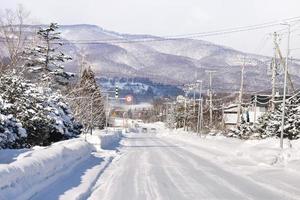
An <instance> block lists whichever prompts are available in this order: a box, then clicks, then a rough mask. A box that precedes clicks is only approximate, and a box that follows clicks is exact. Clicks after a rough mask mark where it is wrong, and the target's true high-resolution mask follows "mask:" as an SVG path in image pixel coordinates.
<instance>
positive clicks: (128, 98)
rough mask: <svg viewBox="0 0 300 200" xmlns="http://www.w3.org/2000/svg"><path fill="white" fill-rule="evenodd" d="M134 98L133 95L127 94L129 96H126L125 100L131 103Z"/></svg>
mask: <svg viewBox="0 0 300 200" xmlns="http://www.w3.org/2000/svg"><path fill="white" fill-rule="evenodd" d="M132 100H133V97H132V96H131V95H127V96H126V97H125V101H126V102H127V103H131V102H132Z"/></svg>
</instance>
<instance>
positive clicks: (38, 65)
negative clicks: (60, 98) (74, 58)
mask: <svg viewBox="0 0 300 200" xmlns="http://www.w3.org/2000/svg"><path fill="white" fill-rule="evenodd" d="M58 28H59V26H58V25H57V24H56V23H51V24H50V25H49V27H45V28H40V29H39V30H38V31H37V36H38V38H39V39H40V42H39V43H38V45H36V46H35V47H32V48H28V49H27V50H26V51H25V52H24V55H23V57H24V59H25V60H26V67H28V69H29V75H31V76H32V77H35V78H37V77H38V78H39V79H40V80H43V81H50V80H51V78H53V79H54V81H55V82H58V83H59V84H66V83H67V80H68V79H69V78H70V77H71V76H72V75H71V74H69V73H66V72H65V71H64V66H63V65H62V63H64V62H66V61H67V60H71V57H69V56H66V55H65V54H64V53H63V52H62V51H59V50H58V49H59V47H60V46H62V43H61V38H60V32H58V31H57V30H58ZM31 73H33V74H36V73H38V74H40V75H41V77H39V76H36V75H32V74H31ZM32 77H31V78H32Z"/></svg>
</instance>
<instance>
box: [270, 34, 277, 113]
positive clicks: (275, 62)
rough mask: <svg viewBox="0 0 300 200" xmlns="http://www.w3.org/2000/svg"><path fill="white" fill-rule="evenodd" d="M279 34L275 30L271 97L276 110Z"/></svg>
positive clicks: (273, 108)
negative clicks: (277, 45)
mask: <svg viewBox="0 0 300 200" xmlns="http://www.w3.org/2000/svg"><path fill="white" fill-rule="evenodd" d="M277 36H278V34H277V33H276V32H274V34H273V37H274V38H273V42H274V60H273V63H272V98H271V104H272V105H271V111H274V110H275V93H276V90H275V89H276V88H275V86H276V71H277V51H276V44H277Z"/></svg>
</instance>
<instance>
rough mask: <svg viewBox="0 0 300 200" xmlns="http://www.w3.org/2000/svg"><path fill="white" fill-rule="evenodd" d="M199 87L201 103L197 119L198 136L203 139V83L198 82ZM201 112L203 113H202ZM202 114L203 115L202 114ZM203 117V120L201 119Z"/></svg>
mask: <svg viewBox="0 0 300 200" xmlns="http://www.w3.org/2000/svg"><path fill="white" fill-rule="evenodd" d="M197 85H198V86H199V103H198V117H197V134H198V135H200V137H201V134H202V133H201V129H202V115H201V114H202V95H201V94H202V81H201V80H197ZM200 110H201V111H200ZM200 112H201V114H200ZM200 117H201V119H200Z"/></svg>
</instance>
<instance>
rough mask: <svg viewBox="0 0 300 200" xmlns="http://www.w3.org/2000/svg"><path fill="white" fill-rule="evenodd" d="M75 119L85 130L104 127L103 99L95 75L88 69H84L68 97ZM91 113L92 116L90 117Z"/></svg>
mask: <svg viewBox="0 0 300 200" xmlns="http://www.w3.org/2000/svg"><path fill="white" fill-rule="evenodd" d="M68 96H69V97H70V98H69V99H70V101H69V103H70V105H71V108H72V110H74V111H75V117H76V118H77V119H78V120H79V121H80V122H81V123H82V124H83V125H84V127H85V128H86V130H87V129H90V128H91V125H92V126H93V127H94V126H96V127H99V128H103V127H104V126H105V118H106V116H105V107H104V99H103V97H102V94H101V90H100V87H99V86H98V84H97V82H96V78H95V74H94V72H93V71H92V69H91V68H90V67H88V68H85V69H84V70H83V72H82V76H81V78H80V80H79V82H78V84H77V85H75V87H74V89H73V90H72V91H71V92H70V93H69V95H68ZM91 113H92V116H91Z"/></svg>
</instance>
